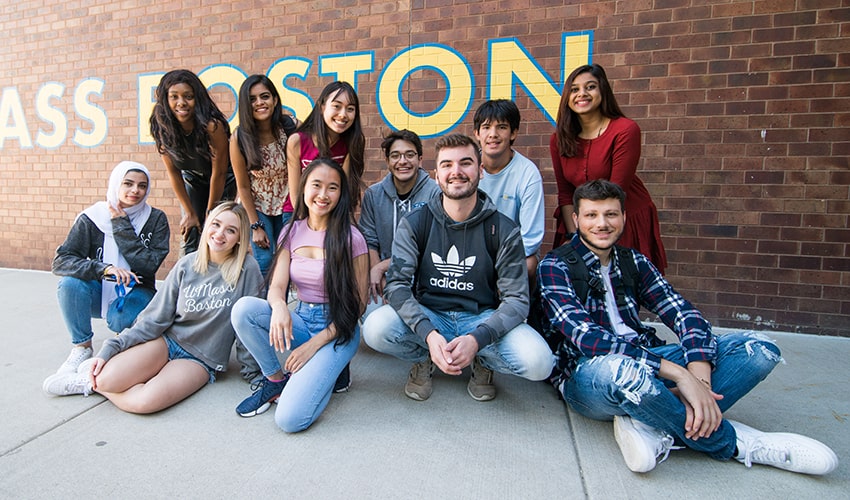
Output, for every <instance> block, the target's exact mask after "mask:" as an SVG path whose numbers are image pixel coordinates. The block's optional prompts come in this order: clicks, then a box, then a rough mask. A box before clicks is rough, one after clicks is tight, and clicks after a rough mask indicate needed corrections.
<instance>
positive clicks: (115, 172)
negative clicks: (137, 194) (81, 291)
mask: <svg viewBox="0 0 850 500" xmlns="http://www.w3.org/2000/svg"><path fill="white" fill-rule="evenodd" d="M130 170H140V171H142V172H144V174H145V176H146V177H147V178H148V189H147V191H145V196H144V197H143V198H142V199H141V201H139V203H137V204H135V205H133V206H132V207H127V208H125V209H124V212H125V213H126V214H127V216H128V217H129V218H130V224H132V225H133V229H134V230H135V231H136V235H137V236H138V234H139V233H140V232H141V231H142V228H143V227H144V226H145V224H146V223H147V222H148V217H149V216H150V214H151V206H150V205H148V194H150V192H151V174H150V172H148V169H147V168H146V167H145V166H144V165H142V164H141V163H136V162H134V161H122V162H121V163H119V164H118V165H115V168H113V169H112V174H111V175H110V176H109V187H108V189H107V191H106V201H99V202H97V203H95V204H94V205H92V206H90V207H89V208H87V209H85V210H83V213H84V214H86V216H87V217H88V218H89V219H91V221H92V222H94V224H95V225H96V226H97V228H98V229H100V231H101V232H102V233H103V256H102V259H101V260H102V261H103V262H105V263H107V264H111V265H113V266H116V267H121V268H124V269H130V264H128V263H127V259H125V258H124V256H123V255H121V253H120V252H119V251H118V244H117V243H115V237H114V236H113V234H112V214H111V213H110V212H109V207H110V206H113V207H117V206H118V190H119V189H120V188H121V183H122V182H123V181H124V176H126V175H127V172H129V171H130ZM102 285H103V286H102V291H101V294H100V295H101V301H100V314H101V317H102V318H106V313H107V311H108V310H109V304H110V303H111V302H112V301H113V300H115V298H116V297H117V294H116V293H115V283H114V282H110V281H106V280H103V281H102ZM125 288H127V293H129V292H130V288H129V287H125Z"/></svg>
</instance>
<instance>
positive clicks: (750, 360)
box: [561, 332, 782, 460]
mask: <svg viewBox="0 0 850 500" xmlns="http://www.w3.org/2000/svg"><path fill="white" fill-rule="evenodd" d="M651 351H652V352H654V353H656V354H658V355H660V356H661V357H663V358H664V359H666V360H668V361H671V362H673V363H676V364H678V365H680V366H685V358H684V351H683V350H682V347H681V345H679V344H668V345H664V346H661V347H654V348H652V349H651ZM781 361H782V357H781V355H780V352H779V348H778V347H777V346H776V344H774V343H773V342H771V341H770V340H769V339H767V338H766V337H764V336H762V335H757V334H755V333H752V332H749V333H730V334H727V335H719V336H718V337H717V358H716V359H715V367H714V371H713V372H712V374H711V385H712V389H713V391H714V392H716V393H717V394H721V395H723V399H721V400H719V401H717V405H718V406H719V407H720V410H721V411H722V412H726V410H728V409H729V408H730V407H731V406H732V405H733V404H735V403H736V402H737V401H738V400H739V399H741V398H742V397H743V396H744V395H745V394H747V393H748V392H750V390H751V389H752V388H753V387H755V386H756V385H757V384H758V383H759V382H761V381H762V380H764V379H765V377H767V375H768V374H769V373H770V372H771V371H772V370H773V368H774V367H775V366H776V364H777V363H779V362H781ZM672 387H675V384H673V382H671V381H670V380H666V379H662V378H659V377H658V375H657V373H656V372H655V371H654V370H652V369H651V368H649V367H648V366H646V365H645V364H643V363H639V362H637V361H635V360H634V359H633V358H630V357H628V356H622V355H619V354H609V355H605V356H596V357H593V358H582V359H581V360H579V363H578V366H577V367H576V369H575V371H574V372H573V375H572V376H571V377H570V378H569V379H568V380H567V381H566V382H564V384H563V385H562V387H561V391H562V393H563V395H564V400H565V401H566V402H567V403H569V405H570V406H571V407H572V408H573V409H575V411H577V412H578V413H581V414H582V415H584V416H586V417H588V418H592V419H595V420H611V419H612V418H613V417H614V416H615V415H629V416H630V417H632V418H635V419H637V420H639V421H641V422H643V423H645V424H647V425H649V426H650V427H654V428H655V429H659V430H662V431H664V432H666V433H668V434H670V435H671V436H673V437H675V438H676V440H677V441H679V442H681V443H684V444H685V445H686V446H687V447H688V448H692V449H694V450H697V451H702V452H704V453H707V454H708V455H709V456H711V457H712V458H716V459H719V460H728V459H730V458H731V457H732V455H733V453H734V451H735V430H734V429H733V428H732V425H731V424H729V422H728V421H726V420H725V419H724V420H723V421H722V423H721V424H720V427H719V428H718V429H717V430H716V431H715V432H714V433H712V434H711V436H709V437H707V438H700V439H699V440H696V441H694V440H691V439H688V438H686V437H685V418H686V413H685V405H684V404H683V403H682V402H681V401H680V400H679V398H678V397H676V395H674V394H673V393H672V392H670V388H672Z"/></svg>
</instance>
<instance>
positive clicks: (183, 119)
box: [168, 83, 195, 131]
mask: <svg viewBox="0 0 850 500" xmlns="http://www.w3.org/2000/svg"><path fill="white" fill-rule="evenodd" d="M168 107H169V108H170V109H171V113H172V114H174V117H175V118H177V121H178V122H180V125H181V126H182V127H183V130H186V131H191V130H192V128H194V126H195V91H194V90H192V87H191V86H190V85H189V84H188V83H175V84H174V85H172V86H171V87H168Z"/></svg>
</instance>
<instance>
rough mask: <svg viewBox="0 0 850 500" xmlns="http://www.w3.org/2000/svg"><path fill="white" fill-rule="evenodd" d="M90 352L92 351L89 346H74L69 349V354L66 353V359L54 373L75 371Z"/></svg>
mask: <svg viewBox="0 0 850 500" xmlns="http://www.w3.org/2000/svg"><path fill="white" fill-rule="evenodd" d="M92 354H94V353H93V351H92V348H91V347H82V346H74V348H73V349H71V354H69V355H68V359H66V360H65V362H64V363H62V366H60V367H59V370H57V371H56V373H77V368H79V367H80V363H82V362H83V361H85V360H87V359H89V358H91V357H92Z"/></svg>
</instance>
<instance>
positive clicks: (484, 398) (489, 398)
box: [466, 386, 496, 402]
mask: <svg viewBox="0 0 850 500" xmlns="http://www.w3.org/2000/svg"><path fill="white" fill-rule="evenodd" d="M466 392H467V394H469V397H471V398H472V399H474V400H476V401H482V402H483V401H492V400H494V399H496V395H495V394H493V395H490V394H483V395H481V396H476V395H475V394H472V390H471V389H470V388H469V386H466Z"/></svg>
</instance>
